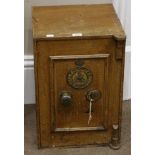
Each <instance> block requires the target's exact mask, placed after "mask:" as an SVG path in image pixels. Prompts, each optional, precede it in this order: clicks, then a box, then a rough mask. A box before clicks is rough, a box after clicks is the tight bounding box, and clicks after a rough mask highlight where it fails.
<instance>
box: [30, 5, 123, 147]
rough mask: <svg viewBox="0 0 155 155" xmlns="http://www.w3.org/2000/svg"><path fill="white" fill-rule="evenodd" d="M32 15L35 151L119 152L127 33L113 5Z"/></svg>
mask: <svg viewBox="0 0 155 155" xmlns="http://www.w3.org/2000/svg"><path fill="white" fill-rule="evenodd" d="M32 16H33V42H34V60H35V82H36V83H35V86H36V112H37V129H38V130H37V132H38V146H39V147H41V148H43V147H62V146H81V145H91V144H93V145H105V144H110V146H111V147H112V148H114V149H118V148H119V144H120V135H121V114H122V93H123V72H124V54H125V53H124V48H125V34H124V31H123V30H122V27H121V24H120V22H119V20H118V18H117V16H116V13H115V11H114V8H113V6H112V5H111V4H105V5H77V6H43V7H33V10H32ZM90 115H91V118H90Z"/></svg>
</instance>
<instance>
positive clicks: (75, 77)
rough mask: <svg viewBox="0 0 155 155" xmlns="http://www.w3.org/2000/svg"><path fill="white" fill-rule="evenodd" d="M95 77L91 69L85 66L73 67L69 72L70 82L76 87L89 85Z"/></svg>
mask: <svg viewBox="0 0 155 155" xmlns="http://www.w3.org/2000/svg"><path fill="white" fill-rule="evenodd" d="M92 79H93V74H92V72H91V70H89V69H87V68H85V67H77V68H73V69H71V70H70V71H69V72H68V74H67V82H68V84H69V85H70V86H71V87H73V88H76V89H82V88H85V87H87V86H88V85H89V84H90V83H91V81H92Z"/></svg>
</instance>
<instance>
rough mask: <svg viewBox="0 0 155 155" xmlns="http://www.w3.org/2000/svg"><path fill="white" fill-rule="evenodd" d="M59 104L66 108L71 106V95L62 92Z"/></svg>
mask: <svg viewBox="0 0 155 155" xmlns="http://www.w3.org/2000/svg"><path fill="white" fill-rule="evenodd" d="M60 99H61V103H62V104H63V105H64V106H65V107H67V106H70V105H71V104H72V94H71V93H70V92H68V91H63V92H62V93H61V97H60Z"/></svg>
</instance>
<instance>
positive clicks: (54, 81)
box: [49, 54, 109, 132]
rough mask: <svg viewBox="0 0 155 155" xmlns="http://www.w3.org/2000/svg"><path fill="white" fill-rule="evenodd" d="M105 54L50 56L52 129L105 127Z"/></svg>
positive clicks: (98, 128)
mask: <svg viewBox="0 0 155 155" xmlns="http://www.w3.org/2000/svg"><path fill="white" fill-rule="evenodd" d="M108 57H109V54H94V55H69V56H50V57H49V62H50V90H51V91H50V97H51V130H52V131H53V132H61V131H84V130H86V131H88V130H105V129H106V128H107V121H108ZM90 115H91V119H90Z"/></svg>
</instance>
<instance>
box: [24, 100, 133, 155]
mask: <svg viewBox="0 0 155 155" xmlns="http://www.w3.org/2000/svg"><path fill="white" fill-rule="evenodd" d="M24 116H25V120H24V122H25V123H24V124H25V136H24V139H25V151H24V152H25V155H130V154H131V139H130V135H131V130H130V129H131V117H130V116H131V102H130V101H125V102H124V104H123V122H122V142H121V148H120V149H119V150H112V149H110V148H109V147H108V146H106V147H95V146H90V147H83V148H54V149H53V148H50V149H49V148H48V149H38V148H37V138H36V117H35V116H36V115H35V105H25V109H24Z"/></svg>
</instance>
